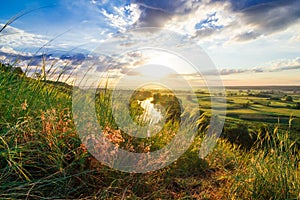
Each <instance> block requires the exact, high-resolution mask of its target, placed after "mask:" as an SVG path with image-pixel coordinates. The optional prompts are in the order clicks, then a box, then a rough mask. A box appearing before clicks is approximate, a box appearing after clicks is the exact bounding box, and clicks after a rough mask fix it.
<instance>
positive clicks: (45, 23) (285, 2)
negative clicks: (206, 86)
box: [0, 0, 300, 85]
mask: <svg viewBox="0 0 300 200" xmlns="http://www.w3.org/2000/svg"><path fill="white" fill-rule="evenodd" d="M0 9H1V12H0V24H1V25H0V28H1V26H3V25H4V24H5V23H7V22H8V21H9V19H11V18H13V17H17V19H16V20H15V21H13V22H12V23H11V24H10V25H9V26H8V27H6V29H4V30H3V31H2V32H1V33H0V51H3V52H10V53H15V54H17V53H19V54H22V55H24V54H26V55H30V54H31V53H32V52H34V51H35V50H36V49H38V48H40V47H41V46H44V48H45V49H48V51H53V50H65V51H75V50H74V49H77V51H78V52H80V51H81V52H84V53H86V52H98V53H99V54H103V52H106V53H107V54H109V55H106V56H104V57H101V56H100V57H99V60H98V61H97V62H101V66H97V67H96V68H97V69H98V70H97V69H96V71H100V72H103V71H106V72H107V71H109V73H110V74H112V76H114V77H113V78H120V77H121V76H124V75H127V76H128V77H129V78H128V80H129V79H132V84H133V80H138V78H137V77H141V71H140V69H145V67H144V66H145V65H148V67H149V68H151V66H150V65H151V62H152V64H153V63H154V64H155V65H157V64H159V63H160V64H164V65H168V64H169V65H172V68H175V69H176V66H177V68H178V69H179V70H177V71H176V70H175V71H176V72H177V73H178V74H180V75H182V77H184V78H185V79H188V80H189V81H191V82H193V81H194V82H197V81H198V82H201V80H200V79H201V78H199V74H197V72H196V71H197V70H196V71H194V72H191V70H188V67H186V63H185V64H183V61H180V60H177V62H174V60H176V59H174V58H173V57H172V55H169V56H168V55H165V56H161V55H162V54H164V53H162V54H160V55H157V52H156V53H155V52H152V53H149V52H140V51H135V52H131V53H125V54H124V55H125V56H123V57H120V56H116V54H117V53H116V52H118V53H121V52H119V49H118V47H117V46H121V43H122V42H126V41H124V40H122V39H119V38H118V37H119V36H120V35H122V34H123V35H125V36H132V37H133V38H135V39H136V38H139V39H140V40H143V41H144V42H140V41H137V40H135V39H133V38H129V39H127V42H128V43H129V41H130V42H132V43H135V45H134V46H135V47H136V48H139V47H144V46H145V45H146V46H147V45H148V46H149V45H150V46H151V45H152V43H153V42H152V41H149V40H148V41H147V37H148V36H146V35H144V36H141V35H140V33H136V32H134V33H135V34H133V35H130V34H128V33H133V32H132V30H136V29H145V28H147V27H155V28H156V29H157V30H158V31H154V32H153V33H152V34H154V35H156V36H155V37H154V36H153V37H152V36H151V37H152V39H153V38H155V39H156V43H157V45H158V46H159V47H163V48H164V49H165V50H168V49H169V50H170V48H171V47H174V48H175V47H176V48H177V47H178V46H180V45H183V46H184V45H188V44H192V45H191V47H190V48H191V49H192V48H201V49H202V50H203V52H205V54H206V55H207V56H208V57H209V58H210V59H211V61H212V63H213V64H214V66H215V68H216V71H218V73H219V74H220V77H221V79H222V82H223V84H224V85H300V78H299V77H300V0H175V1H174V0H159V1H158V0H116V1H109V0H76V1H70V0H43V1H37V0H31V1H28V0H10V1H4V0H1V8H0ZM159 30H168V31H170V32H174V33H176V34H175V35H176V37H174V38H173V41H170V40H169V38H167V37H158V36H159V35H160V34H161V33H162V32H161V31H159ZM163 33H165V32H163ZM165 34H166V33H165ZM137 35H138V36H137ZM116 41H117V42H116ZM103 42H104V43H105V44H104V45H103ZM113 42H115V43H114V44H116V43H118V44H117V45H115V46H114V47H113V46H112V45H110V44H111V43H113ZM105 45H106V46H105ZM99 47H101V48H99ZM108 47H109V48H110V51H107V48H108ZM126 49H128V48H127V47H126V48H125V47H124V48H122V50H123V51H126ZM129 49H131V50H132V48H129ZM183 50H185V51H186V52H183ZM100 51H103V52H100ZM188 51H189V48H181V50H179V52H181V53H183V54H184V55H187V57H188V58H189V59H196V58H191V57H190V55H188V54H189V53H188ZM192 52H194V50H190V54H191V53H192ZM185 53H187V54H185ZM167 54H170V52H169V53H167ZM126 56H127V57H126ZM173 56H174V55H173ZM166 57H169V59H167V58H166ZM200 57H201V56H200ZM166 60H172V61H173V62H171V61H170V62H169V63H166ZM150 61H151V62H150ZM193 62H200V60H199V59H198V60H197V59H196V60H194V61H193ZM86 64H88V62H86V63H85V65H86ZM108 66H109V67H108ZM140 66H142V67H141V68H139V67H140ZM209 66H210V65H209ZM152 67H153V66H152ZM83 68H84V67H83ZM156 68H157V67H153V73H152V74H155V73H156V71H155V69H156ZM214 70H215V69H214V68H213V69H212V70H211V71H214ZM158 71H159V70H158ZM171 71H172V70H171ZM200 71H201V73H203V75H204V76H206V75H207V76H215V73H208V72H209V69H207V70H206V71H205V70H200ZM145 72H147V73H148V74H149V73H150V74H151V71H149V70H146V71H145ZM171 76H172V78H173V79H170V81H176V80H175V79H174V77H175V76H174V74H173V73H169V74H166V77H168V78H170V77H171ZM177 77H178V76H177ZM113 78H112V80H114V81H117V79H113ZM126 80H127V79H126Z"/></svg>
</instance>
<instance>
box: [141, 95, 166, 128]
mask: <svg viewBox="0 0 300 200" xmlns="http://www.w3.org/2000/svg"><path fill="white" fill-rule="evenodd" d="M152 101H153V97H150V98H148V99H146V100H143V101H139V100H138V103H139V105H140V106H141V107H142V108H143V109H144V113H143V114H142V115H141V116H140V120H142V121H143V122H147V123H149V124H150V125H156V124H158V123H159V122H161V120H162V119H163V116H162V114H161V109H159V108H158V106H157V105H154V104H153V103H152Z"/></svg>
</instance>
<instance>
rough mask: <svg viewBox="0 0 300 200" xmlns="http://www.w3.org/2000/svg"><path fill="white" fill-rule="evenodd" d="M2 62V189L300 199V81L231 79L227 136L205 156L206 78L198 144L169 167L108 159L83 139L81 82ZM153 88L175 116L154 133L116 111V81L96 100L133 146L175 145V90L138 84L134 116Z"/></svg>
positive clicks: (3, 193)
mask: <svg viewBox="0 0 300 200" xmlns="http://www.w3.org/2000/svg"><path fill="white" fill-rule="evenodd" d="M0 72H1V73H0V113H1V115H0V198H1V199H297V198H298V199H299V193H300V164H299V156H300V155H299V124H300V123H299V117H300V109H299V103H300V94H299V87H287V88H285V87H275V88H267V87H259V88H250V87H242V88H240V87H230V88H227V93H226V101H227V102H226V106H227V116H226V118H225V126H224V128H223V131H222V135H221V138H219V139H218V141H217V145H216V146H215V148H214V149H213V151H212V152H211V153H210V154H208V155H207V156H206V157H205V158H203V159H200V158H199V156H198V153H199V148H200V146H201V142H202V140H203V135H204V134H205V131H206V130H207V128H208V126H209V119H210V117H211V116H210V108H211V103H210V94H209V93H208V92H207V91H205V90H204V89H201V88H199V91H197V92H196V94H197V100H198V103H199V109H200V114H201V115H200V117H199V118H198V119H197V120H196V121H195V123H196V124H195V125H196V126H197V131H198V133H197V135H196V137H195V138H194V141H193V143H192V145H191V146H190V147H189V149H188V150H187V151H186V152H185V153H184V154H183V155H182V156H181V157H180V158H179V159H177V160H176V161H175V162H174V163H172V164H170V165H168V166H166V167H164V168H162V169H160V170H157V171H152V172H148V173H126V172H120V171H117V170H114V169H112V168H110V167H107V166H105V165H103V164H102V163H100V162H99V161H98V160H97V159H95V158H94V157H93V155H92V154H91V153H89V151H88V150H87V146H85V145H84V144H83V143H82V141H81V140H80V138H79V136H78V133H77V130H76V126H75V124H74V116H73V113H72V86H69V85H67V84H64V83H61V82H59V81H58V80H57V81H48V80H46V78H43V77H39V78H35V79H33V78H29V77H28V76H26V74H25V73H23V72H22V70H20V69H19V68H17V67H14V66H11V65H8V64H0ZM182 95H184V92H182ZM218 95H222V94H216V97H218ZM151 96H152V97H154V101H153V103H154V104H156V105H159V106H162V107H165V112H164V115H165V116H167V117H166V123H165V125H164V127H163V129H162V130H161V131H160V133H159V134H157V135H156V136H154V137H153V138H143V139H134V138H132V137H129V136H128V135H126V133H125V132H123V131H122V130H119V129H118V124H117V123H115V121H114V119H113V116H112V112H111V104H110V98H111V91H110V90H109V89H108V88H104V89H101V90H99V91H98V92H97V93H96V96H95V99H94V101H95V105H96V110H97V112H98V113H100V114H99V115H97V119H98V122H99V126H101V127H102V128H103V130H104V134H105V136H106V137H107V138H108V139H109V140H110V141H112V142H113V143H114V144H115V145H118V146H120V147H122V148H124V149H126V150H128V151H131V152H144V153H147V152H152V151H155V150H157V149H160V148H162V147H163V146H164V145H166V144H167V143H168V142H169V141H170V140H171V139H172V137H174V135H175V134H176V131H177V130H178V124H179V121H180V115H181V114H182V112H180V109H179V107H178V105H179V104H180V101H179V100H178V99H177V98H176V97H175V96H174V95H172V94H170V92H165V91H163V92H159V91H148V92H144V93H143V92H136V93H134V94H133V96H132V98H131V99H130V104H129V107H130V111H131V112H130V114H131V117H132V118H133V119H136V117H137V116H140V115H141V114H142V113H143V108H141V106H140V104H138V103H137V100H139V101H142V100H144V99H146V98H149V97H151ZM184 101H185V102H189V101H191V99H190V98H189V97H186V99H185V100H184ZM219 106H220V107H222V106H224V105H219ZM103 113H105V115H103Z"/></svg>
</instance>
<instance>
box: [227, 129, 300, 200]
mask: <svg viewBox="0 0 300 200" xmlns="http://www.w3.org/2000/svg"><path fill="white" fill-rule="evenodd" d="M295 144H296V142H295V141H291V140H290V137H289V131H288V130H287V131H283V130H280V129H279V125H278V126H277V127H276V128H275V129H274V131H273V132H269V131H266V132H265V133H263V134H259V139H258V140H257V143H256V146H255V148H252V150H251V151H250V152H249V154H247V155H246V157H245V161H244V163H243V164H242V165H241V166H240V167H239V169H238V170H237V171H236V172H235V173H236V174H235V176H234V183H233V185H232V188H231V195H232V197H233V198H241V197H242V198H245V199H296V198H297V196H298V195H300V163H299V161H300V153H299V149H298V147H297V146H296V145H295ZM298 198H300V197H298Z"/></svg>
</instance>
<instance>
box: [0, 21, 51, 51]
mask: <svg viewBox="0 0 300 200" xmlns="http://www.w3.org/2000/svg"><path fill="white" fill-rule="evenodd" d="M2 26H4V24H0V27H2ZM47 42H48V40H47V38H46V37H45V36H42V35H37V34H32V33H28V32H26V31H24V30H21V29H18V28H14V27H12V26H7V27H6V28H5V29H4V30H3V31H2V32H1V33H0V44H1V46H5V47H9V48H16V47H18V48H20V47H22V48H24V49H26V48H33V47H41V46H43V45H44V44H46V43H47Z"/></svg>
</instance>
